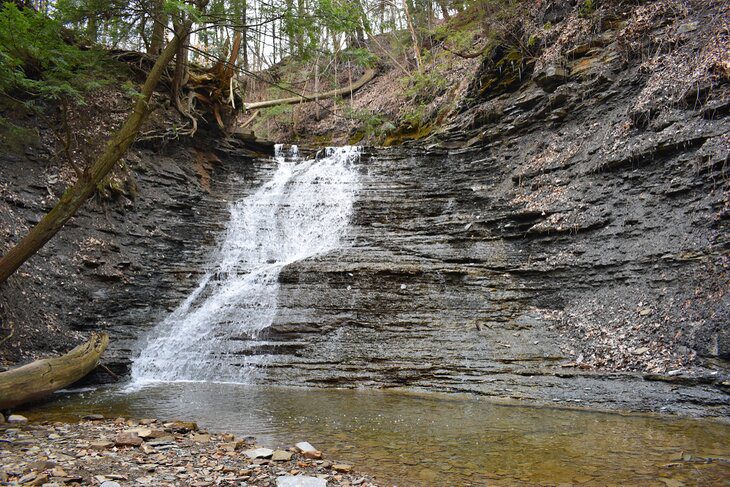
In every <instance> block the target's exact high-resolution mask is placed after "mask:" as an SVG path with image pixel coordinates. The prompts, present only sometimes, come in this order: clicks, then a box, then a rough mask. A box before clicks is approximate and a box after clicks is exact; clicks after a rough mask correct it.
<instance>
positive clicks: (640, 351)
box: [634, 347, 649, 355]
mask: <svg viewBox="0 0 730 487" xmlns="http://www.w3.org/2000/svg"><path fill="white" fill-rule="evenodd" d="M648 351H649V348H648V347H639V348H637V349H636V350H634V353H635V354H636V355H642V354H645V353H646V352H648Z"/></svg>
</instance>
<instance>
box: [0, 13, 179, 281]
mask: <svg viewBox="0 0 730 487" xmlns="http://www.w3.org/2000/svg"><path fill="white" fill-rule="evenodd" d="M190 26H191V22H187V23H186V24H185V25H183V27H182V29H181V30H180V31H178V32H177V33H176V34H175V37H174V39H173V40H172V41H170V43H169V44H168V45H167V47H166V48H165V50H164V51H162V54H160V57H158V58H157V61H156V62H155V64H154V66H153V67H152V69H151V70H150V72H149V75H148V76H147V80H146V81H145V83H144V86H143V87H142V93H141V96H140V97H139V98H138V100H137V103H135V105H134V110H133V111H132V114H131V115H130V116H129V118H128V119H127V121H126V122H125V123H124V126H122V128H121V129H119V131H118V132H117V133H116V135H115V136H114V137H113V138H112V140H110V141H109V142H108V143H107V145H106V149H105V150H104V153H103V154H102V155H101V156H100V157H99V158H98V159H97V160H96V161H95V162H94V164H93V165H91V166H90V167H89V168H87V169H86V170H85V171H84V173H83V174H82V175H81V177H80V178H78V179H77V180H76V182H75V183H74V184H73V185H72V186H70V187H68V188H67V189H66V191H65V192H64V193H63V196H61V199H60V200H59V201H58V203H56V206H54V207H53V209H52V210H51V211H50V212H49V213H48V214H46V216H44V217H43V219H42V220H41V221H40V222H38V223H37V224H36V226H34V227H33V228H32V229H31V230H30V232H28V234H27V235H26V236H25V237H23V239H22V240H21V241H20V242H18V243H17V244H16V245H15V246H14V247H13V248H11V249H10V250H9V251H8V252H7V253H6V254H5V255H4V256H3V257H2V258H1V259H0V284H2V283H3V282H5V280H7V278H8V277H10V276H11V275H12V274H13V273H14V272H15V271H16V270H17V269H18V267H20V266H21V265H22V264H23V263H24V262H25V261H26V260H28V259H29V258H30V257H31V256H32V255H33V254H35V253H36V252H37V251H38V250H39V249H40V248H41V247H43V245H45V243H46V242H48V241H49V240H50V239H51V238H52V237H53V236H54V235H55V234H56V233H57V232H58V231H59V230H60V229H61V228H62V227H63V226H64V225H65V224H66V222H67V221H68V220H69V219H70V218H71V217H72V216H74V214H75V213H76V211H77V210H78V209H79V208H80V207H81V205H83V204H84V203H85V202H86V200H88V199H89V198H90V197H91V196H92V195H93V194H94V192H95V191H96V187H97V185H98V184H99V183H100V182H101V181H102V180H103V179H104V177H105V176H106V175H107V174H108V173H109V171H111V170H112V168H113V167H114V165H115V164H116V163H117V161H119V159H120V158H121V157H122V156H123V155H124V153H125V152H126V151H127V148H128V147H129V146H130V145H131V144H132V142H134V139H135V138H136V137H137V134H138V133H139V128H140V126H141V125H142V122H144V120H145V118H147V114H148V111H147V104H148V102H149V100H150V97H151V96H152V93H153V91H154V89H155V86H156V85H157V82H158V81H159V80H160V77H161V76H162V73H163V72H164V70H165V67H166V66H167V64H168V63H169V62H170V61H171V60H172V58H173V56H174V55H175V52H176V51H177V48H178V45H179V44H180V41H181V39H182V38H184V37H186V36H187V32H188V30H189V29H190Z"/></svg>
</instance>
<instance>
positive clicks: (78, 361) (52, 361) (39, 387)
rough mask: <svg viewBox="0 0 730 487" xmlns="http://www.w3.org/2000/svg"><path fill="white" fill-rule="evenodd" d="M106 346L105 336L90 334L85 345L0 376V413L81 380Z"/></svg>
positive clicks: (96, 363) (97, 360)
mask: <svg viewBox="0 0 730 487" xmlns="http://www.w3.org/2000/svg"><path fill="white" fill-rule="evenodd" d="M108 344H109V337H108V336H107V334H106V333H100V334H97V333H94V334H93V335H92V336H91V338H90V339H89V341H88V342H86V343H84V344H82V345H79V346H78V347H76V348H74V349H73V350H71V351H70V352H68V353H67V354H65V355H61V356H60V357H53V358H48V359H43V360H36V361H35V362H31V363H29V364H28V365H24V366H22V367H18V368H16V369H11V370H8V371H7V372H3V373H0V409H7V408H12V407H15V406H17V405H19V404H24V403H26V402H30V401H36V400H38V399H42V398H43V397H45V396H48V395H49V394H52V393H53V392H54V391H57V390H59V389H62V388H64V387H66V386H68V385H71V384H73V383H74V382H76V381H78V380H79V379H82V378H83V377H85V376H86V375H87V374H88V373H89V372H91V371H92V370H94V369H95V368H96V366H97V365H98V364H99V357H101V354H102V352H104V350H105V349H106V346H107V345H108Z"/></svg>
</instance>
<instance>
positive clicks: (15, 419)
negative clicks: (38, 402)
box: [8, 414, 28, 424]
mask: <svg viewBox="0 0 730 487" xmlns="http://www.w3.org/2000/svg"><path fill="white" fill-rule="evenodd" d="M27 422H28V418H26V417H25V416H21V415H20V414H11V415H10V416H8V423H16V424H23V423H27Z"/></svg>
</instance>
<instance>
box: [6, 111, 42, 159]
mask: <svg viewBox="0 0 730 487" xmlns="http://www.w3.org/2000/svg"><path fill="white" fill-rule="evenodd" d="M39 144H40V136H39V135H38V131H37V130H35V129H30V128H26V127H21V126H18V125H15V124H14V123H12V122H11V121H10V120H8V119H6V118H4V117H2V116H0V145H1V146H2V147H3V150H5V151H7V152H10V153H14V154H22V153H23V152H25V149H27V148H28V147H37V146H38V145H39Z"/></svg>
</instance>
